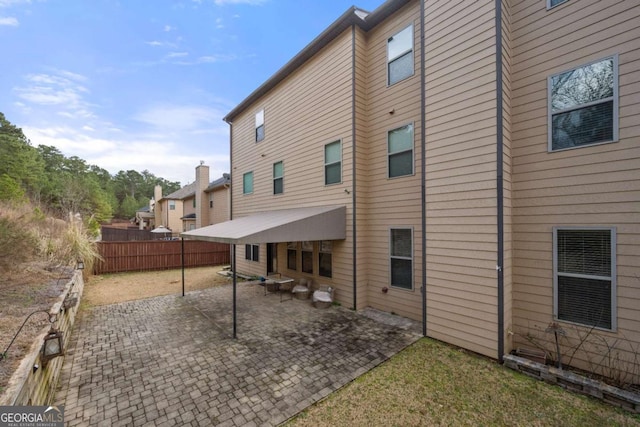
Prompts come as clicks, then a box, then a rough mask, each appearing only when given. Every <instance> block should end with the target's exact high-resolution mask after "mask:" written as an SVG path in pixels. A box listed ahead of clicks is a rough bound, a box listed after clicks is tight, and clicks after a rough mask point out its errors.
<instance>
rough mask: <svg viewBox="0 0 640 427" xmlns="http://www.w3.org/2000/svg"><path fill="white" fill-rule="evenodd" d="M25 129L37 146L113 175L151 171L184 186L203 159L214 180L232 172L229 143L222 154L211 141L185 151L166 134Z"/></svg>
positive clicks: (223, 137) (86, 127)
mask: <svg viewBox="0 0 640 427" xmlns="http://www.w3.org/2000/svg"><path fill="white" fill-rule="evenodd" d="M23 131H24V133H25V135H26V136H27V138H29V139H30V140H31V142H32V143H33V144H34V145H48V146H54V147H56V148H58V150H60V151H61V152H62V153H63V154H64V155H65V156H78V157H80V158H81V159H84V160H85V161H86V162H87V163H88V164H91V165H97V166H99V167H101V168H104V169H106V170H108V171H109V172H110V173H111V174H116V173H118V171H121V170H136V171H139V172H141V171H143V170H148V171H150V172H151V173H153V174H154V175H156V176H159V177H162V178H165V179H168V180H170V181H180V182H181V183H182V184H183V185H184V184H186V183H188V182H192V181H193V180H194V178H195V167H196V166H197V165H198V164H199V163H200V160H202V159H204V160H205V162H206V164H208V165H209V166H210V167H211V175H210V176H211V179H215V178H217V177H219V176H221V175H222V173H224V172H229V170H228V168H229V155H228V154H227V149H226V145H225V149H224V151H223V152H222V153H214V152H213V150H212V149H211V148H208V147H209V145H208V144H207V148H205V149H204V150H202V149H201V150H200V151H198V150H197V149H196V148H195V147H193V146H191V147H190V149H189V150H185V149H184V145H182V144H180V143H178V141H180V139H176V138H167V136H166V135H161V134H158V135H150V134H135V133H133V134H132V133H129V132H128V133H127V134H126V135H120V136H118V137H115V138H113V137H110V136H102V137H101V136H99V135H96V134H98V133H99V130H96V129H94V128H91V127H89V126H85V127H83V128H82V130H77V129H75V128H71V127H65V126H55V127H48V128H36V127H23ZM107 135H109V134H108V133H107ZM183 138H184V136H183ZM227 138H228V137H227V136H221V137H220V141H226V140H227ZM220 145H222V144H220Z"/></svg>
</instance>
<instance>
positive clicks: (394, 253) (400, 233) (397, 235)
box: [389, 228, 413, 290]
mask: <svg viewBox="0 0 640 427" xmlns="http://www.w3.org/2000/svg"><path fill="white" fill-rule="evenodd" d="M389 272H390V275H389V278H390V283H389V285H390V286H392V287H394V288H401V289H409V290H412V289H413V228H391V229H390V230H389Z"/></svg>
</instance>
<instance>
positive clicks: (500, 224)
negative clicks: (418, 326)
mask: <svg viewBox="0 0 640 427" xmlns="http://www.w3.org/2000/svg"><path fill="white" fill-rule="evenodd" d="M495 8H496V22H495V27H496V144H497V146H496V199H497V213H496V216H497V218H496V225H497V229H498V230H497V231H498V247H497V250H498V254H497V255H498V256H497V264H496V270H497V273H498V360H499V361H500V363H503V361H504V360H503V356H504V166H503V161H504V151H503V150H504V148H503V144H504V132H503V128H502V124H503V121H504V118H503V113H502V108H503V104H504V94H503V92H502V0H495Z"/></svg>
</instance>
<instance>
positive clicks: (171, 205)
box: [169, 200, 176, 211]
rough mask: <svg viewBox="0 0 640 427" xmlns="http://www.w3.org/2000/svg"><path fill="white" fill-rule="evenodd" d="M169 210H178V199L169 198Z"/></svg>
mask: <svg viewBox="0 0 640 427" xmlns="http://www.w3.org/2000/svg"><path fill="white" fill-rule="evenodd" d="M169 210H170V211H175V210H176V201H175V200H169Z"/></svg>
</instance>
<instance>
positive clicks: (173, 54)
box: [166, 52, 189, 58]
mask: <svg viewBox="0 0 640 427" xmlns="http://www.w3.org/2000/svg"><path fill="white" fill-rule="evenodd" d="M188 55H189V52H170V53H169V54H168V55H167V56H166V57H167V58H183V57H185V56H188Z"/></svg>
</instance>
